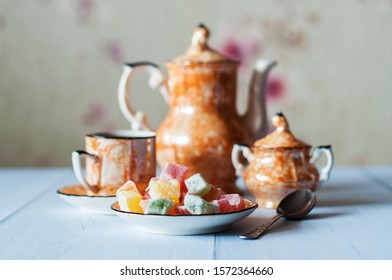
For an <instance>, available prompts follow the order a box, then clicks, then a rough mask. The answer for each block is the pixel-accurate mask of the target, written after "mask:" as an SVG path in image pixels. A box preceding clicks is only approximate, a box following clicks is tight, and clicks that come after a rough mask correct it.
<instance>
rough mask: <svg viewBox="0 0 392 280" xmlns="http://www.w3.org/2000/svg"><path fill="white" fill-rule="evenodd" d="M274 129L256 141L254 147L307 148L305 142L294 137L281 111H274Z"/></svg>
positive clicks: (307, 145)
mask: <svg viewBox="0 0 392 280" xmlns="http://www.w3.org/2000/svg"><path fill="white" fill-rule="evenodd" d="M272 124H273V125H274V126H275V130H274V131H273V132H272V133H270V134H268V135H267V136H266V137H264V138H262V139H260V140H258V141H256V143H255V144H254V146H255V147H259V148H309V147H310V145H309V144H306V143H305V142H302V141H300V140H298V139H297V138H295V136H294V135H293V134H292V133H291V131H290V128H289V123H288V122H287V119H286V117H285V116H284V115H283V113H281V112H279V113H276V114H275V115H274V116H273V117H272Z"/></svg>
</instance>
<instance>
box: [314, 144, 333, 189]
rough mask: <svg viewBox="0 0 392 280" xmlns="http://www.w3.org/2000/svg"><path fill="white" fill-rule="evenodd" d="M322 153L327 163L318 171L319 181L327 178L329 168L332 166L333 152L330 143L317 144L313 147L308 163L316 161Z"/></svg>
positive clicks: (329, 171)
mask: <svg viewBox="0 0 392 280" xmlns="http://www.w3.org/2000/svg"><path fill="white" fill-rule="evenodd" d="M322 153H324V154H325V155H326V157H327V163H326V165H325V166H324V167H322V168H321V169H320V171H319V173H320V179H319V180H320V181H325V180H328V178H329V174H330V173H331V169H332V166H333V161H334V159H333V153H332V147H331V145H326V146H318V147H316V148H314V150H313V153H312V157H311V158H310V163H312V164H315V163H316V161H317V160H318V159H319V158H320V156H321V154H322Z"/></svg>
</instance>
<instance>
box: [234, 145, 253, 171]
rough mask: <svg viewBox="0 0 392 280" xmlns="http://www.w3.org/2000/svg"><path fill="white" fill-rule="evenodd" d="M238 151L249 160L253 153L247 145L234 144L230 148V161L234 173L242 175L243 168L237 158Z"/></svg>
mask: <svg viewBox="0 0 392 280" xmlns="http://www.w3.org/2000/svg"><path fill="white" fill-rule="evenodd" d="M240 152H241V153H242V155H243V156H244V157H245V158H246V159H247V160H248V161H249V162H250V161H252V159H253V154H252V152H251V150H250V149H249V147H248V146H247V145H241V144H234V146H233V149H232V150H231V162H232V163H233V165H234V168H235V174H236V175H237V176H242V174H243V173H244V170H245V167H244V165H243V164H242V163H241V162H240V160H239V153H240Z"/></svg>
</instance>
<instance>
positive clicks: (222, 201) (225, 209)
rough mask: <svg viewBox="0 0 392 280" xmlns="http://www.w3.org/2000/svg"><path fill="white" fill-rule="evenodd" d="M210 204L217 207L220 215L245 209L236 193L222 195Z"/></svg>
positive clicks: (242, 200)
mask: <svg viewBox="0 0 392 280" xmlns="http://www.w3.org/2000/svg"><path fill="white" fill-rule="evenodd" d="M211 203H213V204H215V205H219V208H220V211H221V212H222V213H229V212H234V211H239V210H242V209H244V208H245V202H244V199H243V198H242V197H241V196H240V195H239V194H236V193H233V194H223V195H221V196H220V198H219V199H218V200H214V201H212V202H211Z"/></svg>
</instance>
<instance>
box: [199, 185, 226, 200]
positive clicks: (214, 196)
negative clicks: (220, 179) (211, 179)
mask: <svg viewBox="0 0 392 280" xmlns="http://www.w3.org/2000/svg"><path fill="white" fill-rule="evenodd" d="M210 186H211V190H210V191H209V192H208V193H207V194H205V195H203V199H204V200H206V201H209V202H211V201H213V200H218V199H219V198H220V197H221V196H222V195H224V194H225V193H224V192H223V191H222V190H221V189H220V188H217V187H214V186H212V185H210Z"/></svg>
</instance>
